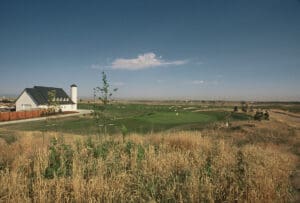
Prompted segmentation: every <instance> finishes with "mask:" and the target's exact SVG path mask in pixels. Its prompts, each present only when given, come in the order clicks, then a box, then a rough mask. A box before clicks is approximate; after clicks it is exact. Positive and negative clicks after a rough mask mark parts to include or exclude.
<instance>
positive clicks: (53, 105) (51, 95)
mask: <svg viewBox="0 0 300 203" xmlns="http://www.w3.org/2000/svg"><path fill="white" fill-rule="evenodd" d="M57 108H58V102H57V101H56V91H55V90H50V91H48V109H49V110H50V112H49V113H50V114H51V113H55V111H56V110H57Z"/></svg>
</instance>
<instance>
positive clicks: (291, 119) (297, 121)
mask: <svg viewBox="0 0 300 203" xmlns="http://www.w3.org/2000/svg"><path fill="white" fill-rule="evenodd" d="M270 117H271V118H273V119H275V120H277V121H280V122H282V123H285V124H287V125H289V126H291V127H295V128H297V129H299V128H300V114H296V113H290V112H287V111H282V110H270Z"/></svg>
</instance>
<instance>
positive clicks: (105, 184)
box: [0, 132, 295, 202]
mask: <svg viewBox="0 0 300 203" xmlns="http://www.w3.org/2000/svg"><path fill="white" fill-rule="evenodd" d="M55 136H56V138H55ZM61 137H62V135H55V134H54V135H53V134H46V135H44V136H42V135H38V134H35V135H27V136H23V138H19V139H18V141H16V142H14V143H12V144H7V143H5V142H4V141H1V142H0V201H1V202H147V201H157V202H167V201H168V202H214V201H218V202H224V201H227V202H234V201H237V202H245V201H247V202H261V201H263V202H273V201H277V202H288V201H290V200H291V199H292V193H291V190H292V188H291V185H290V182H289V176H290V174H291V171H292V170H293V168H294V167H295V159H294V157H293V155H291V154H289V153H288V152H285V151H282V150H281V149H279V148H277V147H276V146H264V147H263V148H262V147H260V146H256V145H245V146H243V147H237V146H232V145H230V144H228V143H227V142H226V141H225V140H222V139H219V140H218V139H213V138H209V137H207V136H206V137H202V136H201V134H200V133H199V132H178V133H173V134H153V135H147V136H140V135H130V136H128V137H126V138H125V140H123V139H122V136H112V137H102V138H92V139H89V138H85V137H78V136H74V137H71V136H65V137H64V138H61Z"/></svg>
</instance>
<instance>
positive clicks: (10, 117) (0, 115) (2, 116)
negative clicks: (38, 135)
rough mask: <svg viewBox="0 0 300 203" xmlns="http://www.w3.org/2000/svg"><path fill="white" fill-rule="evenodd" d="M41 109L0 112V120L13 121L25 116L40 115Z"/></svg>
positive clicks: (33, 116)
mask: <svg viewBox="0 0 300 203" xmlns="http://www.w3.org/2000/svg"><path fill="white" fill-rule="evenodd" d="M42 114H43V110H33V111H18V112H0V121H14V120H20V119H27V118H37V117H41V116H42Z"/></svg>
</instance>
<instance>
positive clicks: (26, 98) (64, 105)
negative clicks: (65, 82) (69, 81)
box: [16, 84, 77, 111]
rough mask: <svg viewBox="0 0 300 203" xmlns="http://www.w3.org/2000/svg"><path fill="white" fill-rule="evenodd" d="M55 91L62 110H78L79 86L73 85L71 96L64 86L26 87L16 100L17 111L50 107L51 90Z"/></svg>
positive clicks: (55, 99) (56, 99)
mask: <svg viewBox="0 0 300 203" xmlns="http://www.w3.org/2000/svg"><path fill="white" fill-rule="evenodd" d="M51 91H53V92H55V98H53V101H55V102H56V103H57V104H58V108H59V109H61V110H62V111H76V110H77V86H76V85H75V84H73V85H71V95H70V97H69V96H68V95H67V93H66V92H65V91H64V90H63V89H62V88H55V87H42V86H34V87H33V88H25V89H24V90H23V92H22V93H21V94H20V96H19V97H18V98H17V101H16V111H28V110H34V109H47V108H48V107H49V104H50V101H49V96H48V95H49V92H51Z"/></svg>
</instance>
